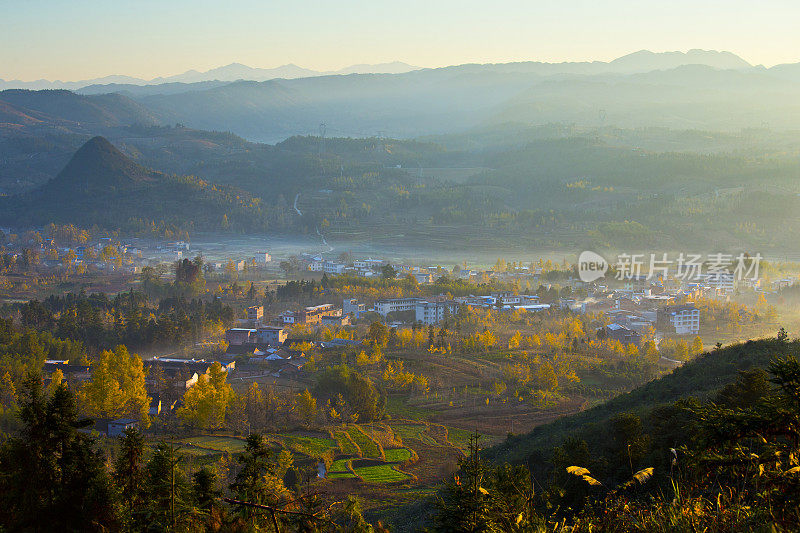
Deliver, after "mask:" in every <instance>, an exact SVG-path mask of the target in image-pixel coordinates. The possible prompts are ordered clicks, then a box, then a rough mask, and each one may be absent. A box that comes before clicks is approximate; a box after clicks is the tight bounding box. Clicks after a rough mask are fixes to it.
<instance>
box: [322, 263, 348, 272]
mask: <svg viewBox="0 0 800 533" xmlns="http://www.w3.org/2000/svg"><path fill="white" fill-rule="evenodd" d="M345 268H347V267H345V265H342V264H340V263H335V262H333V261H325V263H324V264H323V267H322V269H323V270H324V271H325V273H326V274H341V273H342V272H344V269H345Z"/></svg>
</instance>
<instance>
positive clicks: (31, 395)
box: [0, 374, 118, 531]
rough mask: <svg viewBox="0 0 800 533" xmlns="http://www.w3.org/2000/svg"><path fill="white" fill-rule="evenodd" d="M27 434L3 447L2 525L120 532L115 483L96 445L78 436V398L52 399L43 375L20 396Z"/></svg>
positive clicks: (59, 392)
mask: <svg viewBox="0 0 800 533" xmlns="http://www.w3.org/2000/svg"><path fill="white" fill-rule="evenodd" d="M19 403H20V420H21V422H22V433H21V435H20V436H18V437H12V438H10V439H8V440H6V441H5V442H3V444H2V446H0V472H2V475H0V524H3V526H4V527H7V528H8V529H9V530H11V531H79V530H84V531H85V530H97V531H100V530H108V529H115V528H116V527H117V524H118V520H117V515H116V512H115V505H114V504H115V502H114V496H113V490H112V487H111V480H110V478H109V476H108V474H107V473H106V471H105V468H104V463H105V461H104V458H103V455H102V454H101V452H100V451H98V449H97V448H96V446H95V442H94V440H93V439H92V438H91V437H90V436H88V435H86V434H84V433H80V432H78V428H80V427H83V426H85V425H86V423H84V422H81V421H79V420H78V412H77V408H76V405H75V398H74V396H73V395H72V393H71V392H70V391H69V390H68V389H67V388H66V387H65V386H64V385H63V384H62V385H61V386H59V387H58V388H57V389H56V390H55V392H54V393H53V395H52V396H50V397H49V398H48V397H47V395H46V394H45V393H44V391H43V389H42V386H41V378H40V377H39V376H38V375H34V374H31V375H29V376H28V377H27V378H26V379H25V381H24V383H23V387H22V391H21V394H20V399H19Z"/></svg>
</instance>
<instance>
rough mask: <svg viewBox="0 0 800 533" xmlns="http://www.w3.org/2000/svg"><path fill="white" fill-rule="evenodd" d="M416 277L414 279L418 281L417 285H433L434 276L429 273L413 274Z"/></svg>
mask: <svg viewBox="0 0 800 533" xmlns="http://www.w3.org/2000/svg"><path fill="white" fill-rule="evenodd" d="M411 275H412V276H414V279H416V280H417V283H421V284H426V283H433V274H430V273H428V272H414V273H413V274H411Z"/></svg>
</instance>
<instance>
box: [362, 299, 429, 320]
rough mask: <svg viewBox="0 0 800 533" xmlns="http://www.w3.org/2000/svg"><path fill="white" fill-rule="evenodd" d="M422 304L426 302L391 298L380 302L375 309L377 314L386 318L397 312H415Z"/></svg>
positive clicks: (376, 303)
mask: <svg viewBox="0 0 800 533" xmlns="http://www.w3.org/2000/svg"><path fill="white" fill-rule="evenodd" d="M420 302H424V300H423V299H422V298H390V299H387V300H378V301H377V302H375V305H374V306H373V308H374V310H375V312H376V313H378V314H379V315H381V316H382V317H384V318H385V317H386V315H388V314H389V313H395V312H397V311H414V310H416V308H417V304H418V303H420Z"/></svg>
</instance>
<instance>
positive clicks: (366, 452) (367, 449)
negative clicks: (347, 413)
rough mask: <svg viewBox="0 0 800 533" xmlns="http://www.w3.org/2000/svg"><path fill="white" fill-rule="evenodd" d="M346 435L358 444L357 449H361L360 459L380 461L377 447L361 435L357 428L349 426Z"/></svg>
mask: <svg viewBox="0 0 800 533" xmlns="http://www.w3.org/2000/svg"><path fill="white" fill-rule="evenodd" d="M347 433H348V435H350V438H351V439H353V440H354V441H355V443H356V444H358V447H359V448H361V456H362V457H369V458H372V459H382V457H381V451H380V449H379V448H378V445H377V444H376V443H375V441H373V440H372V439H370V438H369V437H368V436H367V435H365V434H364V433H362V432H361V431H360V430H359V429H358V427H355V426H350V427H349V428H347Z"/></svg>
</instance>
